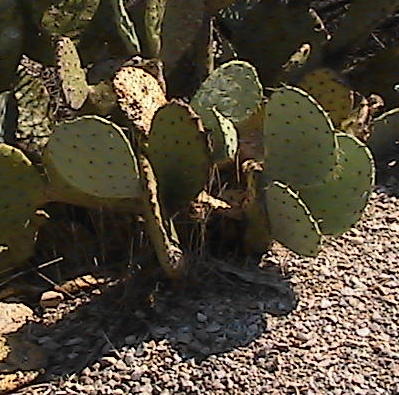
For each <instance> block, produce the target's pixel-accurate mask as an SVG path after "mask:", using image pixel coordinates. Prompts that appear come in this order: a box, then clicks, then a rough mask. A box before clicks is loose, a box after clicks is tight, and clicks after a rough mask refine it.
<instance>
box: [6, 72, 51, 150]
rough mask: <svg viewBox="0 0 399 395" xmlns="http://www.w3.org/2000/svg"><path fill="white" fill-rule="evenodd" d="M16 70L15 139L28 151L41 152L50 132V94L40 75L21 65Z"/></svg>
mask: <svg viewBox="0 0 399 395" xmlns="http://www.w3.org/2000/svg"><path fill="white" fill-rule="evenodd" d="M18 71H19V81H18V83H17V85H16V87H15V88H14V97H15V100H16V102H17V109H18V123H17V130H16V132H15V141H16V142H17V143H18V145H19V146H20V147H22V148H24V149H26V150H28V151H35V152H41V151H42V149H43V147H44V146H45V145H46V143H47V140H48V137H49V136H50V134H51V133H52V129H51V128H52V120H51V118H50V96H49V93H48V91H47V89H46V87H45V85H44V82H43V80H42V79H41V77H40V76H38V75H32V74H31V73H30V72H28V71H27V69H25V68H24V67H23V66H20V67H19V69H18Z"/></svg>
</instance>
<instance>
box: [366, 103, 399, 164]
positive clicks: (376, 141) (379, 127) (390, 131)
mask: <svg viewBox="0 0 399 395" xmlns="http://www.w3.org/2000/svg"><path fill="white" fill-rule="evenodd" d="M367 144H368V146H369V147H370V149H371V151H372V153H373V155H374V158H375V160H376V163H377V168H378V169H381V170H382V171H384V170H387V168H388V164H389V163H390V162H391V161H399V108H395V109H394V110H391V111H388V112H386V113H384V114H382V115H381V116H380V117H378V118H376V119H375V121H374V133H372V134H371V137H370V138H369V140H368V141H367ZM396 166H398V165H396Z"/></svg>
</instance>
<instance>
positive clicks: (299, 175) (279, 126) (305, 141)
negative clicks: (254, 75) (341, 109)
mask: <svg viewBox="0 0 399 395" xmlns="http://www.w3.org/2000/svg"><path fill="white" fill-rule="evenodd" d="M265 111H266V112H265V119H264V128H263V135H264V139H263V140H264V149H265V154H266V158H265V169H266V170H265V171H266V174H267V177H268V178H269V179H272V180H281V181H283V182H285V183H287V184H289V185H291V186H294V187H296V188H297V187H298V186H300V185H309V184H310V185H311V184H317V183H320V182H322V181H323V179H324V178H326V177H327V176H328V174H329V173H330V172H332V171H333V170H334V168H335V165H336V161H337V155H336V154H337V153H336V150H337V142H336V137H335V134H334V127H333V124H332V122H331V120H330V118H329V117H328V115H327V114H326V113H325V111H324V110H323V109H322V108H321V106H320V105H319V104H318V103H317V102H316V100H314V99H313V98H312V97H311V96H309V95H308V94H307V93H306V92H305V91H303V90H301V89H299V88H295V87H291V86H284V87H283V88H281V89H278V90H276V91H275V92H274V93H273V94H272V95H271V97H270V100H269V102H268V103H267V105H266V108H265Z"/></svg>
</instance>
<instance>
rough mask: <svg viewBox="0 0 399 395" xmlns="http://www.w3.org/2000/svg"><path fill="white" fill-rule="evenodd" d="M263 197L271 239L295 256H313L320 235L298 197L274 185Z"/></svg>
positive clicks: (315, 224)
mask: <svg viewBox="0 0 399 395" xmlns="http://www.w3.org/2000/svg"><path fill="white" fill-rule="evenodd" d="M265 194H266V208H267V213H268V218H269V223H270V228H271V235H272V237H273V238H274V239H276V240H277V241H279V242H280V243H281V244H283V245H285V246H286V247H288V248H289V249H290V250H292V251H294V252H296V253H297V254H300V255H305V256H316V255H317V253H318V251H319V249H320V245H321V233H320V230H319V227H318V225H317V222H316V220H315V219H314V218H313V217H312V215H311V214H310V211H309V209H308V208H307V207H306V205H305V203H304V202H303V201H302V200H301V199H300V197H299V195H298V194H297V193H295V192H294V191H293V190H292V189H290V188H289V187H288V186H287V185H284V184H282V183H280V182H277V181H275V182H273V183H272V184H271V185H270V186H269V187H267V188H266V190H265Z"/></svg>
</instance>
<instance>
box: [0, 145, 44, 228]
mask: <svg viewBox="0 0 399 395" xmlns="http://www.w3.org/2000/svg"><path fill="white" fill-rule="evenodd" d="M44 201H45V198H44V182H43V180H42V178H41V176H40V174H39V172H38V171H37V169H36V168H35V167H34V166H33V165H32V163H31V162H30V161H29V159H28V158H27V157H26V156H25V155H24V154H23V152H22V151H20V150H19V149H17V148H14V147H12V146H10V145H7V144H0V233H1V232H2V231H4V229H7V228H8V227H10V226H23V225H24V224H25V222H26V221H27V220H28V219H29V218H30V217H31V216H32V215H33V214H34V213H35V210H36V208H37V207H39V206H40V205H41V204H42V203H44Z"/></svg>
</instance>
